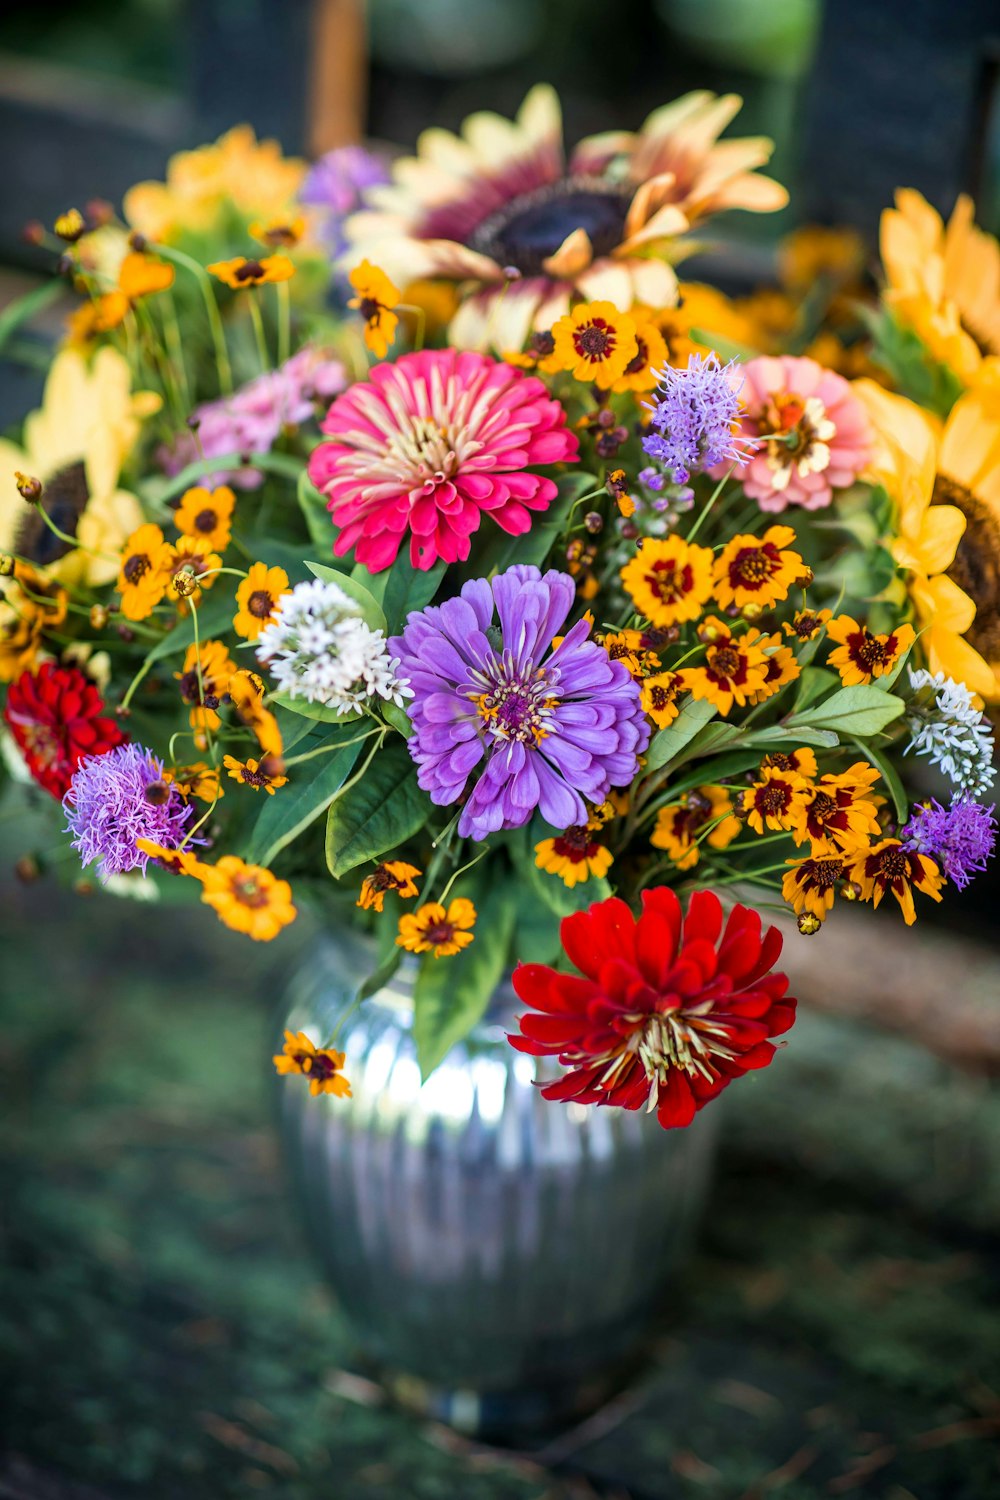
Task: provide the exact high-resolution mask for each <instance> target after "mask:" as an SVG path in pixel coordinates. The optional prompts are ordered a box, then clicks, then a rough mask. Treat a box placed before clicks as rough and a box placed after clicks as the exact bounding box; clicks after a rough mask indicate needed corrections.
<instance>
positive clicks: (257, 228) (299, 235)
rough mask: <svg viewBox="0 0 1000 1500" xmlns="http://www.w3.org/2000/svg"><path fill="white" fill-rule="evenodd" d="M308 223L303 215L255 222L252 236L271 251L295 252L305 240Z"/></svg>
mask: <svg viewBox="0 0 1000 1500" xmlns="http://www.w3.org/2000/svg"><path fill="white" fill-rule="evenodd" d="M305 232H306V221H305V219H304V218H303V216H302V215H301V214H296V216H295V217H294V218H277V219H268V220H267V222H266V223H261V222H260V221H255V222H254V223H253V224H251V225H250V235H251V237H252V238H253V239H255V240H259V241H260V243H261V244H262V245H267V247H268V249H270V250H277V249H279V248H281V249H283V250H294V249H295V246H296V245H298V244H299V243H300V241H301V240H302V239H303V238H304V236H305Z"/></svg>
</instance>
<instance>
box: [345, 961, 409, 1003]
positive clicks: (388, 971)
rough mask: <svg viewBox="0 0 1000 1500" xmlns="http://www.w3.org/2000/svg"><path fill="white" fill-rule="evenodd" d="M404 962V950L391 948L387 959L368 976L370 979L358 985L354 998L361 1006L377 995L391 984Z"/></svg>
mask: <svg viewBox="0 0 1000 1500" xmlns="http://www.w3.org/2000/svg"><path fill="white" fill-rule="evenodd" d="M402 961H403V949H402V948H397V947H394V948H391V949H390V950H389V952H388V953H387V954H386V956H385V958H383V959H382V962H381V963H380V964H378V965H377V967H376V968H374V969H373V970H372V972H371V973H370V974H369V975H368V978H367V979H366V980H364V981H363V983H361V984H359V985H358V992H357V994H356V995H355V997H354V998H355V1000H356V1001H357V1002H358V1003H359V1004H360V1002H361V1001H362V1000H367V999H368V997H369V995H375V994H377V993H378V991H379V990H380V989H382V988H383V987H384V986H385V985H387V984H388V983H389V980H390V979H391V978H392V976H393V975H394V974H395V972H396V970H397V969H398V968H399V966H400V964H401V963H402Z"/></svg>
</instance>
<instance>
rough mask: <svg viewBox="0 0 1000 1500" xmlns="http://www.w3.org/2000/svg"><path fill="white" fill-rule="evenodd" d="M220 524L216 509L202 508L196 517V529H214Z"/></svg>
mask: <svg viewBox="0 0 1000 1500" xmlns="http://www.w3.org/2000/svg"><path fill="white" fill-rule="evenodd" d="M217 525H218V517H217V516H216V514H215V511H214V510H200V511H199V512H198V514H197V515H196V516H195V518H194V526H195V530H196V531H214V530H215V528H216V526H217Z"/></svg>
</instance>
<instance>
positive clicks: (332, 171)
mask: <svg viewBox="0 0 1000 1500" xmlns="http://www.w3.org/2000/svg"><path fill="white" fill-rule="evenodd" d="M388 181H389V169H388V167H387V166H386V163H385V162H384V161H382V160H381V159H380V158H379V157H378V156H374V155H373V154H372V153H371V152H370V151H366V150H365V149H364V147H363V146H338V147H336V148H335V149H334V150H333V151H328V152H327V153H326V155H325V156H321V157H320V159H319V161H318V162H316V164H315V165H314V166H312V167H310V169H309V171H308V173H307V174H306V179H305V181H304V182H303V184H302V189H301V192H300V193H299V200H300V202H302V203H308V204H310V205H311V206H312V207H314V208H320V209H325V210H326V212H325V214H324V216H323V225H322V228H321V230H320V233H321V234H322V236H323V238H324V239H325V240H326V243H327V245H328V246H329V249H330V254H331V256H332V257H334V258H336V257H338V256H340V255H342V254H343V252H344V251H345V250H346V249H347V240H346V237H345V235H344V220H345V219H346V218H347V217H348V216H349V215H350V214H353V213H356V212H357V211H358V209H359V208H363V207H364V206H365V200H364V193H365V190H366V189H367V188H371V187H378V186H379V185H380V184H381V183H383V182H388Z"/></svg>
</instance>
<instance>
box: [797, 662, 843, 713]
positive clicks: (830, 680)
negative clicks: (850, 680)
mask: <svg viewBox="0 0 1000 1500" xmlns="http://www.w3.org/2000/svg"><path fill="white" fill-rule="evenodd" d="M838 681H839V678H838V677H837V674H836V672H830V671H828V670H827V668H826V667H804V668H803V669H802V675H801V677H800V678H799V688H798V692H797V693H796V695H795V703H794V704H793V706H792V712H793V713H796V714H797V713H801V712H802V710H803V709H805V708H808V707H809V705H810V703H815V702H816V699H817V698H822V696H823V694H824V693H826V692H828V691H829V690H830V688H832V687H835V686H836V684H837V682H838Z"/></svg>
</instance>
